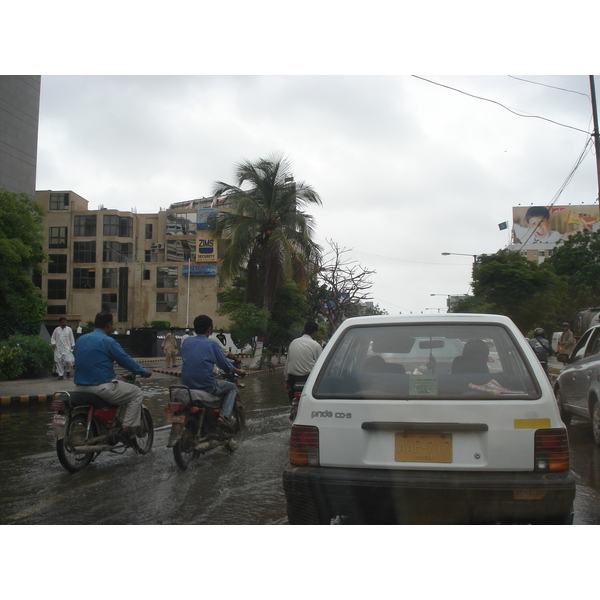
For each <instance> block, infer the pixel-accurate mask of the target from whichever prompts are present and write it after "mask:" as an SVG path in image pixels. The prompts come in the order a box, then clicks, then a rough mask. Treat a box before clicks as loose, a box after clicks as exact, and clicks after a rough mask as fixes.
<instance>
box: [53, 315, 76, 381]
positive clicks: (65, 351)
mask: <svg viewBox="0 0 600 600" xmlns="http://www.w3.org/2000/svg"><path fill="white" fill-rule="evenodd" d="M58 323H59V325H58V327H57V328H56V329H55V330H54V331H53V332H52V337H51V338H50V344H51V345H52V348H54V363H55V364H56V373H57V374H58V378H59V379H63V377H64V376H65V375H66V376H67V379H69V378H70V377H71V368H72V367H73V363H74V362H75V359H74V358H73V349H74V348H75V337H74V336H73V330H72V329H71V328H70V327H69V326H68V325H67V319H66V318H65V317H61V318H60V319H59V320H58Z"/></svg>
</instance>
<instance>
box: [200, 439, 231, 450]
mask: <svg viewBox="0 0 600 600" xmlns="http://www.w3.org/2000/svg"><path fill="white" fill-rule="evenodd" d="M229 441H230V440H225V441H222V440H221V441H219V440H208V441H207V442H200V443H199V444H196V445H195V446H194V450H196V451H198V452H206V451H207V450H212V449H213V448H216V447H217V446H225V444H227V443H228V442H229Z"/></svg>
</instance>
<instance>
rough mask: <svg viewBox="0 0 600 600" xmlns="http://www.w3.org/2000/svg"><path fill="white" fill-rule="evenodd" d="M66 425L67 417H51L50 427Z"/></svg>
mask: <svg viewBox="0 0 600 600" xmlns="http://www.w3.org/2000/svg"><path fill="white" fill-rule="evenodd" d="M66 424H67V417H65V416H64V415H53V416H52V425H58V426H60V427H62V426H64V425H66Z"/></svg>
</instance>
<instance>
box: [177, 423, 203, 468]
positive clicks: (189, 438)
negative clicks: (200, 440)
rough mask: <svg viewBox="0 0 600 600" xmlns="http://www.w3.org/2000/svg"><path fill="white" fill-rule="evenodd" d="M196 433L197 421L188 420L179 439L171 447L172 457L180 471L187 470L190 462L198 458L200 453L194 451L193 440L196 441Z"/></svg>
mask: <svg viewBox="0 0 600 600" xmlns="http://www.w3.org/2000/svg"><path fill="white" fill-rule="evenodd" d="M197 433H198V423H197V421H195V420H192V419H189V420H188V421H187V422H186V423H185V425H184V427H183V433H182V434H181V437H180V438H179V439H178V440H177V442H176V443H175V445H174V446H173V457H174V458H175V462H176V463H177V466H178V467H179V468H180V469H181V470H182V471H185V470H186V469H187V468H188V466H189V464H190V462H192V460H193V459H194V458H198V456H200V452H198V451H197V450H194V440H195V439H196V434H197Z"/></svg>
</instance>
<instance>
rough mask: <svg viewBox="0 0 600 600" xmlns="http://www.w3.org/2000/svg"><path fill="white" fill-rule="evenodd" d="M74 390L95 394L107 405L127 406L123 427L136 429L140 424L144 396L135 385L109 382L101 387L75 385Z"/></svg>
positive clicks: (123, 382)
mask: <svg viewBox="0 0 600 600" xmlns="http://www.w3.org/2000/svg"><path fill="white" fill-rule="evenodd" d="M75 389H76V390H77V391H78V392H91V393H92V394H96V395H97V396H100V398H102V400H104V401H105V402H108V403H109V404H115V405H117V406H120V405H121V404H127V408H126V410H125V417H124V418H123V426H124V427H137V426H138V425H139V424H140V415H141V413H142V400H143V399H144V394H143V393H142V390H141V389H140V388H139V387H138V386H137V385H132V384H131V383H127V382H125V381H109V382H108V383H102V384H101V385H76V386H75Z"/></svg>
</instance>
